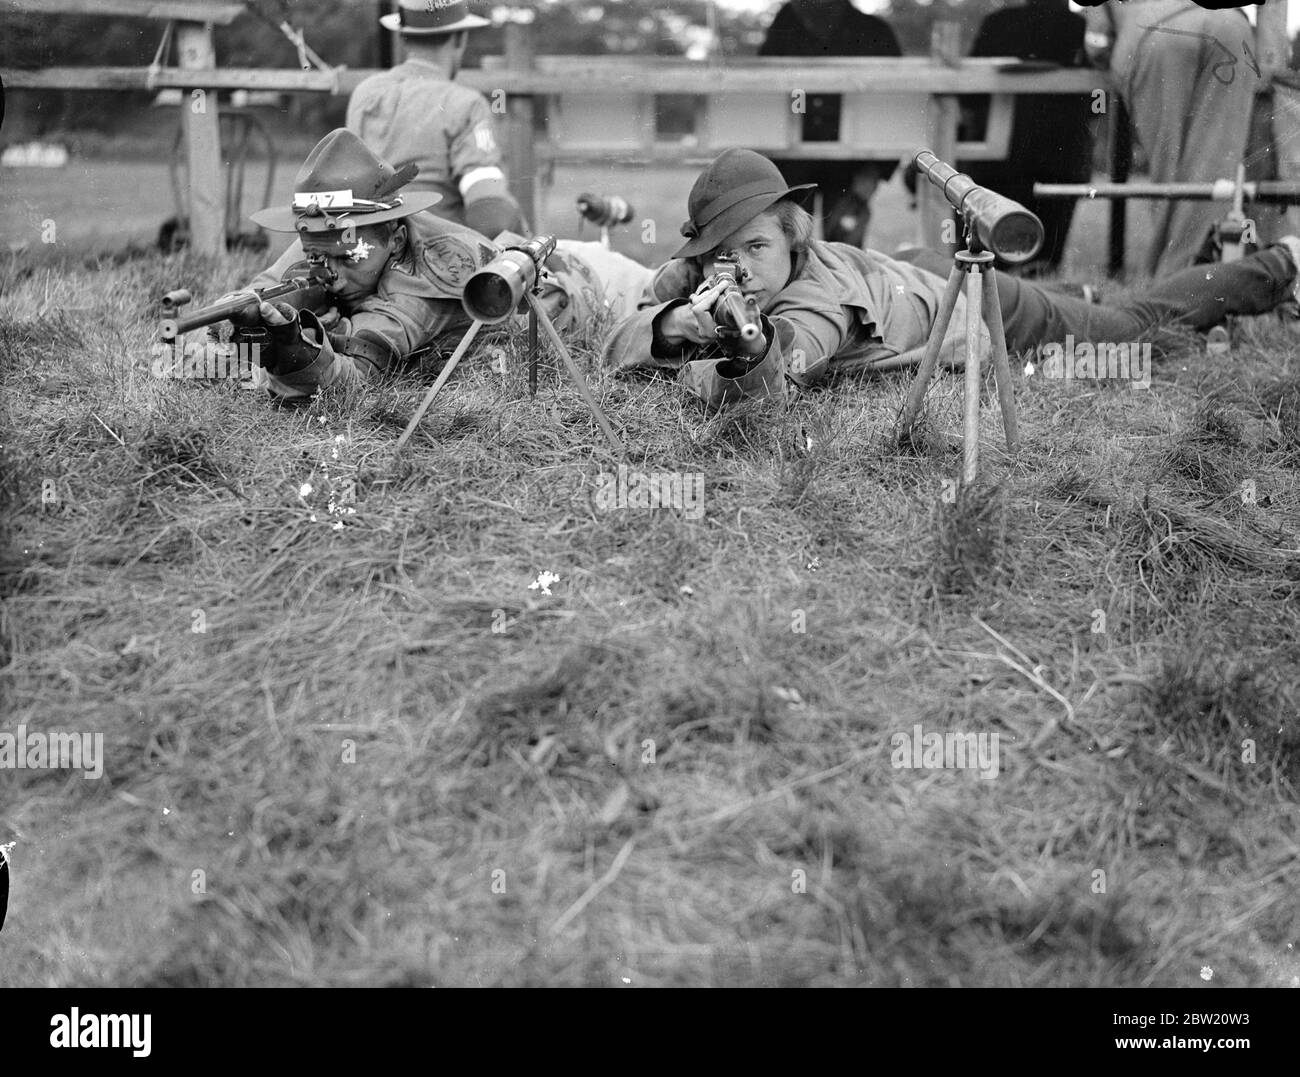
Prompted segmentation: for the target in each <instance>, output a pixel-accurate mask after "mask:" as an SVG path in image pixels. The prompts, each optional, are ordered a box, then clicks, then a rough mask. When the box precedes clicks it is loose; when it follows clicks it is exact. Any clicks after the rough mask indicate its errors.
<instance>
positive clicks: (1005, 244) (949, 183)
mask: <svg viewBox="0 0 1300 1077" xmlns="http://www.w3.org/2000/svg"><path fill="white" fill-rule="evenodd" d="M912 163H913V164H915V165H916V167H917V168H918V169H919V170H920V172H921V174H922V175H923V176H925V178H926V179H928V180H929V181H930V182H931V183H933V184H934V185H935V186H936V187H938V188H939V190H941V191H942V192H943V196H944V198H946V199H947V200H948V204H949V205H950V206H952V208H953V209H955V210H956V211H957V212H958V213H960V214H961V216H962V219H963V220H964V221H965V222H966V230H967V232H968V233H969V234H970V236H971V241H972V242H973V243H975V244H978V246H979V247H981V248H982V249H984V250H988V251H992V252H993V253H994V254H996V255H997V256H998V257H999V258H1001V259H1002V261H1004V262H1009V263H1010V264H1012V265H1018V264H1019V263H1021V262H1027V261H1029V259H1031V258H1032V257H1033V256H1034V255H1035V254H1037V253H1038V249H1039V248H1040V247H1041V246H1042V245H1043V222H1042V221H1040V220H1039V219H1038V218H1037V217H1036V216H1035V215H1034V214H1032V213H1030V212H1029V210H1027V209H1025V207H1024V206H1022V205H1021V204H1020V203H1019V202H1015V201H1012V200H1011V199H1010V198H1007V197H1006V195H1001V194H998V193H997V191H992V190H990V189H989V188H987V187H981V186H980V185H979V184H977V183H976V182H975V181H974V180H973V179H971V178H970V176H968V175H966V173H964V172H958V171H957V170H956V169H955V168H953V167H952V166H951V165H946V164H944V163H943V162H942V161H941V160H939V158H938V157H936V156H935V155H934V154H933V153H931V152H930V151H929V150H920V151H918V152H917V154H916V156H915V157H913V158H912Z"/></svg>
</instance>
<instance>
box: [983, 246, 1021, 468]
mask: <svg viewBox="0 0 1300 1077" xmlns="http://www.w3.org/2000/svg"><path fill="white" fill-rule="evenodd" d="M983 309H984V324H985V325H987V326H988V327H989V336H990V337H992V341H993V377H994V380H995V381H996V382H997V386H998V404H999V405H1000V406H1001V408H1002V429H1003V430H1004V431H1005V432H1006V435H1007V452H1009V453H1011V455H1012V456H1014V455H1015V454H1016V453H1018V452H1019V451H1020V423H1019V420H1018V419H1017V418H1016V394H1015V391H1014V389H1013V388H1012V385H1011V362H1010V360H1009V359H1008V358H1007V334H1006V330H1005V329H1004V328H1003V325H1002V304H1001V303H1000V302H998V278H997V276H996V275H995V274H994V272H993V269H992V267H990V268H989V269H988V270H986V271H985V273H984V303H983Z"/></svg>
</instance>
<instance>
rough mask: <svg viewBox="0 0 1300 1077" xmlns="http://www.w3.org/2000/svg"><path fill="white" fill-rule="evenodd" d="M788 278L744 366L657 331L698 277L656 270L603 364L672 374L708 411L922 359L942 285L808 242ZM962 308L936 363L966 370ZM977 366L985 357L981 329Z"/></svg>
mask: <svg viewBox="0 0 1300 1077" xmlns="http://www.w3.org/2000/svg"><path fill="white" fill-rule="evenodd" d="M793 261H794V272H793V274H792V276H791V278H790V281H789V283H788V284H786V286H785V287H784V288H783V289H782V290H781V291H780V292H778V293H777V295H776V297H775V299H774V300H773V301H772V303H771V304H770V305H769V306H768V307H767V309H766V310H764V311H763V314H764V328H765V331H766V332H767V335H768V339H769V341H770V343H769V345H768V349H767V351H766V352H765V353H764V354H763V356H762V357H761V359H760V360H759V361H758V362H756V363H754V364H752V365H750V364H748V363H747V362H745V361H744V360H740V361H737V360H735V359H733V358H731V357H730V356H728V355H726V354H725V353H724V352H723V351H722V350H721V349H720V348H719V347H718V346H717V345H714V344H708V345H695V344H686V345H685V346H674V345H671V344H669V343H668V341H666V340H665V339H664V338H663V337H662V335H661V334H660V333H659V331H658V327H659V325H660V324H661V319H662V318H663V317H664V316H665V315H666V314H667V313H668V311H670V310H672V309H673V308H674V307H677V306H681V305H682V304H683V303H685V302H686V301H687V297H689V296H690V294H691V293H692V292H693V291H695V289H696V288H698V287H699V285H700V283H701V281H702V279H703V277H702V274H701V272H700V270H699V269H698V268H697V267H696V266H695V265H693V264H692V263H690V262H688V261H685V260H682V259H675V260H673V261H671V262H668V263H666V264H665V265H663V266H661V267H660V269H659V271H658V272H657V273H656V274H655V276H654V278H653V279H652V280H651V282H650V285H649V286H648V288H647V290H646V294H645V295H644V296H643V298H642V302H641V304H640V309H638V310H637V312H636V313H635V314H632V315H631V316H629V317H627V318H625V319H623V321H621V322H620V323H619V324H618V325H616V326H615V327H614V330H613V332H612V333H611V334H610V337H609V339H608V341H607V342H606V345H605V353H604V362H605V363H606V365H608V366H610V367H612V368H613V369H614V370H615V371H616V372H618V373H623V374H630V373H654V372H674V373H676V374H677V377H678V380H679V381H680V382H681V383H682V384H684V385H685V386H686V388H687V389H689V390H690V391H691V392H692V393H694V394H695V395H696V396H698V397H699V398H700V399H701V400H702V401H704V403H705V404H707V405H709V406H715V407H716V406H718V405H721V404H724V403H728V402H730V401H733V400H739V399H743V398H745V397H752V396H769V395H778V396H780V395H784V394H785V393H787V392H788V391H790V389H791V387H793V388H795V389H803V388H806V387H808V386H811V385H813V384H815V383H817V382H819V381H821V380H822V379H823V378H825V377H827V376H828V375H832V374H841V373H857V372H860V371H876V370H894V369H897V368H899V367H905V366H915V365H917V364H918V363H920V361H921V356H922V355H923V354H924V352H925V345H926V341H927V339H928V338H929V334H930V328H931V326H932V325H933V324H934V322H935V319H936V317H937V315H938V312H939V305H940V302H941V301H942V298H943V292H944V286H945V284H946V281H945V280H944V278H942V277H940V276H937V275H936V274H934V273H931V272H928V271H927V270H924V269H921V268H920V267H919V266H914V265H911V264H910V263H908V262H902V261H897V260H895V259H893V258H890V257H888V256H886V255H883V254H879V253H877V252H876V251H869V250H868V251H864V250H859V249H858V248H856V247H850V246H847V245H845V244H842V243H827V242H823V241H821V240H813V241H812V243H810V244H809V247H808V250H807V251H804V252H802V253H801V254H797V255H795V256H794V258H793ZM965 333H966V299H965V295H964V294H962V295H960V296H959V297H958V299H957V309H956V311H955V312H954V315H953V318H952V319H951V321H950V323H949V326H948V330H947V332H946V334H945V336H944V341H943V346H942V349H941V350H940V353H939V361H940V362H941V363H942V364H944V365H945V366H950V367H956V366H961V365H963V362H964V346H965ZM979 346H980V357H981V359H984V358H986V357H987V356H989V355H990V354H991V349H990V343H989V336H988V330H987V329H986V328H985V326H984V324H983V322H982V321H981V322H980V338H979Z"/></svg>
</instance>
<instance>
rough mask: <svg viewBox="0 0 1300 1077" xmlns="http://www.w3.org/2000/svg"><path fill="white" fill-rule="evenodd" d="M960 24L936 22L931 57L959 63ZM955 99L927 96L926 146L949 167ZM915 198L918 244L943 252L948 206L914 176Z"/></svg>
mask: <svg viewBox="0 0 1300 1077" xmlns="http://www.w3.org/2000/svg"><path fill="white" fill-rule="evenodd" d="M960 35H961V25H960V24H959V23H955V22H937V23H935V24H934V26H933V27H932V29H931V32H930V56H931V58H932V59H933V60H935V61H937V62H939V63H943V64H947V65H948V66H950V67H955V66H958V65H959V64H960V62H961V61H960V55H959V52H960V50H959V47H958V43H959V41H960ZM958 117H959V112H958V108H957V98H956V97H955V96H954V95H952V94H935V95H934V96H933V97H931V98H930V104H929V107H928V116H927V120H928V123H929V127H930V139H929V141H930V146H929V148H930V149H931V150H933V151H934V155H935V156H936V157H938V158H939V160H941V161H943V162H944V163H945V164H950V165H952V166H953V168H956V167H958V166H957V162H956V161H955V160H953V157H954V155H955V154H956V152H957V120H958ZM916 190H917V201H918V203H919V205H920V210H921V244H922V245H923V246H925V247H931V248H933V249H934V250H937V251H943V252H944V253H945V254H949V253H951V252H952V251H953V250H955V249H956V245H955V244H954V243H951V242H945V240H944V221H950V220H952V208H951V207H950V206H949V205H948V200H947V199H946V198H944V197H943V195H942V194H941V193H940V192H939V190H938V188H936V187H935V186H934V184H932V183H929V182H928V181H926V180H925V179H924V178H918V179H917V189H916Z"/></svg>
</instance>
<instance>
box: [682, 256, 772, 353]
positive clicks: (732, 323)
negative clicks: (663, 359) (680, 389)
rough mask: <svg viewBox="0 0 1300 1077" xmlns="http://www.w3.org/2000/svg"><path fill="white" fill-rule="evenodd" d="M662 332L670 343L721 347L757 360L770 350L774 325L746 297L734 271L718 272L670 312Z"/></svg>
mask: <svg viewBox="0 0 1300 1077" xmlns="http://www.w3.org/2000/svg"><path fill="white" fill-rule="evenodd" d="M660 333H661V334H662V335H663V337H664V338H665V339H666V340H667V341H668V342H669V343H675V344H682V343H686V342H689V343H691V344H699V345H704V344H717V345H719V346H721V347H722V349H723V350H724V351H726V352H727V353H728V354H730V355H733V356H736V357H738V358H742V359H751V360H755V359H758V358H760V357H761V356H762V355H764V354H765V353H766V351H767V346H768V343H769V341H770V340H771V339H772V334H771V323H769V322H768V321H767V320H766V319H765V318H764V317H763V316H762V314H761V313H760V312H759V309H758V303H757V302H756V301H755V300H754V299H753V298H750V297H746V296H745V295H744V294H743V293H742V292H741V291H740V289H739V287H738V286H737V284H736V277H735V274H734V273H731V272H726V271H723V272H717V273H714V274H713V276H711V277H708V278H706V279H705V280H704V282H703V283H702V284H701V285H700V286H699V287H698V288H696V289H695V291H694V292H692V293H691V296H690V298H689V299H688V300H687V301H686V302H685V303H684V304H683V305H681V306H679V307H674V308H673V309H672V310H670V311H669V312H668V315H667V316H666V317H665V319H664V323H663V325H662V326H661V328H660Z"/></svg>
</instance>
